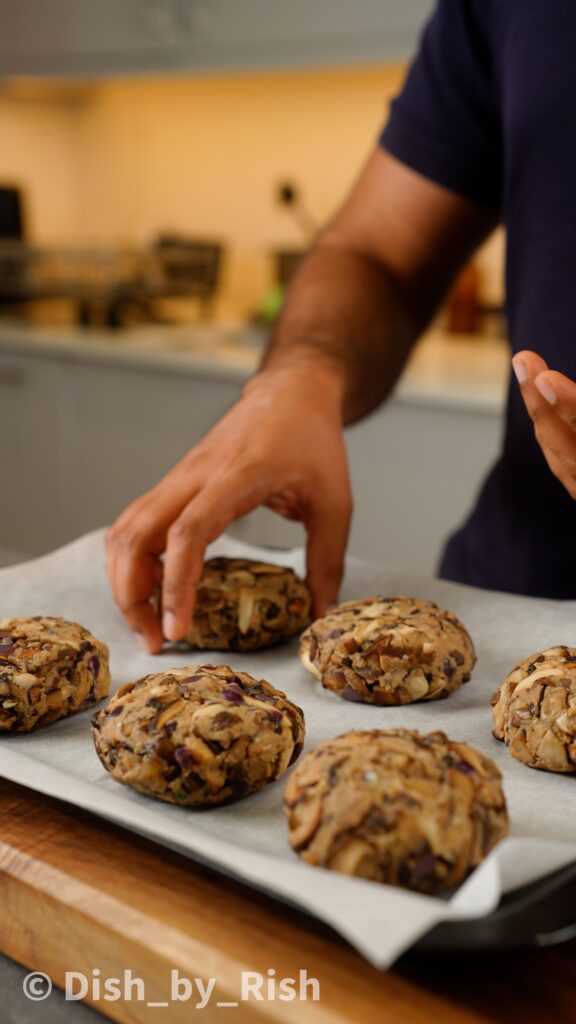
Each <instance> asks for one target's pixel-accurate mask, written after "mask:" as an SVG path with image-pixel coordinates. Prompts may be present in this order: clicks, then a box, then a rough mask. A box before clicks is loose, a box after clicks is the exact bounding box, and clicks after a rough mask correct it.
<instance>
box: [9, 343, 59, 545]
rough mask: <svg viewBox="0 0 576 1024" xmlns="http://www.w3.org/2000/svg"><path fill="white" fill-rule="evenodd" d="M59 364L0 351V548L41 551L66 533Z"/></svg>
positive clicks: (55, 542)
mask: <svg viewBox="0 0 576 1024" xmlns="http://www.w3.org/2000/svg"><path fill="white" fill-rule="evenodd" d="M64 395H65V388H64V376H63V369H62V367H61V366H60V365H59V364H58V363H56V362H52V361H51V360H44V359H27V358H26V357H21V356H16V355H8V354H4V353H0V452H1V454H0V492H1V501H0V548H1V549H3V550H4V551H7V552H10V551H12V552H17V553H21V554H22V555H23V556H26V555H35V554H41V553H42V552H44V551H46V550H48V549H49V548H51V547H55V546H57V545H58V544H61V543H64V541H66V540H67V539H68V538H69V533H68V519H67V510H66V494H65V489H64V479H63V469H64V466H65V464H66V461H67V450H66V449H67V442H66V417H67V415H68V413H67V410H66V407H65V400H64Z"/></svg>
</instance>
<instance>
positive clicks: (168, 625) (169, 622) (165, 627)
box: [162, 612, 176, 640]
mask: <svg viewBox="0 0 576 1024" xmlns="http://www.w3.org/2000/svg"><path fill="white" fill-rule="evenodd" d="M175 630H176V616H175V615H173V614H172V612H164V615H163V616H162V632H163V633H164V636H165V637H166V638H167V639H168V640H175V639H176V637H174V636H172V634H173V633H174V632H175Z"/></svg>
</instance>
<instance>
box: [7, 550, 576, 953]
mask: <svg viewBox="0 0 576 1024" xmlns="http://www.w3.org/2000/svg"><path fill="white" fill-rule="evenodd" d="M216 553H217V554H231V555H245V556H248V557H256V558H264V559H266V558H268V559H269V558H270V557H271V555H272V558H273V560H275V561H278V562H283V563H284V564H287V565H292V566H293V567H294V568H295V569H296V570H297V571H302V569H303V557H302V553H301V552H294V553H282V554H280V553H278V552H274V553H273V554H272V553H271V552H269V551H263V550H261V549H257V548H253V547H250V546H248V545H245V544H242V543H239V542H237V541H234V540H231V539H229V538H222V539H221V540H220V541H218V542H217V543H216V544H214V545H212V547H211V549H210V554H216ZM370 594H385V595H392V596H396V595H408V596H414V597H423V598H429V599H431V600H434V601H437V602H438V604H440V605H441V606H443V607H445V608H449V609H451V610H452V611H454V612H456V614H457V615H458V616H459V617H460V618H461V619H462V620H463V622H464V623H465V624H466V626H467V627H468V629H469V630H470V632H471V634H472V636H473V638H474V641H475V644H476V648H477V653H478V664H477V666H476V668H475V670H474V673H473V676H472V680H471V681H470V682H469V683H468V684H467V685H466V686H464V687H463V688H462V689H461V690H460V691H459V692H458V693H456V694H453V695H452V696H451V697H449V698H448V699H447V700H442V701H437V702H431V703H427V704H426V703H424V704H416V705H411V706H408V707H397V708H396V707H394V708H378V707H371V706H368V705H361V704H350V703H347V702H345V701H342V700H341V699H340V698H338V697H336V696H335V695H334V694H332V693H330V692H328V691H326V690H323V689H322V688H321V686H320V685H319V684H318V683H317V682H316V681H315V680H313V678H312V677H311V676H310V675H309V674H308V673H307V672H306V671H305V670H304V669H303V668H302V666H301V665H300V662H299V660H298V642H297V641H294V642H292V643H291V644H288V645H287V646H284V647H281V648H277V649H275V650H272V651H260V652H255V653H252V654H234V655H230V656H228V655H222V654H216V655H214V654H213V655H210V654H209V653H207V652H199V653H195V652H182V651H181V650H177V649H175V648H174V649H172V650H167V651H165V652H164V653H163V654H161V655H159V656H156V657H151V656H149V655H146V654H144V653H143V652H142V651H141V650H140V648H139V647H138V644H137V642H136V639H135V638H134V636H133V635H132V634H131V632H130V630H129V628H128V627H127V626H126V624H125V623H124V621H123V620H122V618H121V616H120V614H119V612H118V611H117V610H116V609H115V607H114V604H113V601H112V597H111V594H110V590H109V586H108V583H107V579H106V575H105V569H104V549H103V534H102V532H101V531H99V532H96V533H92V534H89V535H88V536H86V537H83V538H81V539H79V540H77V541H75V542H74V543H72V544H69V545H67V546H66V547H64V548H62V549H61V550H60V551H56V552H55V553H54V554H51V555H48V556H46V557H44V558H40V559H36V560H35V561H33V562H28V563H26V564H25V565H20V566H13V567H10V568H7V569H3V570H1V571H0V616H12V615H62V616H64V617H65V618H68V619H73V620H75V621H77V622H80V623H82V624H83V625H84V626H86V627H87V628H88V629H90V630H92V631H93V632H94V633H95V634H96V636H98V637H100V638H101V639H103V640H105V641H106V642H107V643H108V644H109V645H110V650H111V667H112V675H113V689H116V688H117V687H118V686H119V685H120V684H121V683H124V682H126V681H127V680H130V679H137V678H139V677H140V676H143V675H145V674H146V673H148V672H158V671H161V670H163V669H168V668H170V667H171V666H175V665H186V664H194V663H196V664H199V663H202V662H209V661H213V662H218V661H228V662H229V663H231V664H232V665H233V666H234V667H236V668H237V669H241V670H243V671H247V672H250V673H252V674H253V675H255V676H257V677H259V678H262V677H263V678H265V679H268V680H269V681H270V682H272V683H273V684H274V685H276V686H278V687H279V688H280V689H282V690H285V691H286V692H287V694H288V696H289V697H291V698H292V699H293V700H294V701H295V702H296V703H297V704H299V705H300V706H301V707H302V708H303V709H304V712H305V715H306V731H307V739H306V749H310V748H311V747H314V746H316V745H317V744H318V743H321V742H322V741H323V740H326V739H328V738H329V737H331V736H336V735H338V734H340V733H342V732H346V731H347V730H349V729H366V728H394V727H398V726H405V727H407V728H415V729H419V730H421V731H423V732H427V731H431V730H434V729H443V730H444V731H445V732H446V733H447V734H448V735H449V736H450V737H451V738H452V739H457V740H465V741H468V742H471V743H472V744H474V746H476V747H477V748H478V749H480V750H482V751H483V752H484V753H486V754H488V755H489V756H490V757H493V758H494V760H495V761H496V762H497V764H498V765H499V767H500V769H501V771H502V773H503V776H504V783H505V790H506V796H507V799H508V806H509V812H510V817H511V821H512V831H511V836H510V837H509V838H508V839H507V840H505V841H504V842H503V843H501V844H500V845H499V847H497V848H496V850H494V851H493V852H492V854H491V855H490V856H489V857H488V858H487V860H486V861H485V862H484V863H483V864H482V865H481V867H480V868H479V869H478V870H477V871H476V872H475V873H474V874H473V875H472V876H471V877H470V878H469V879H468V880H467V882H466V883H465V884H464V885H463V886H462V887H461V888H460V889H459V891H458V892H457V893H456V894H455V895H454V896H453V897H452V898H451V899H449V900H447V899H439V898H434V897H426V896H420V895H417V894H414V893H410V892H407V891H404V890H401V889H394V888H392V887H389V886H385V885H379V884H376V883H373V882H366V881H362V880H359V879H352V878H347V877H345V876H343V875H339V874H336V873H335V872H330V871H325V870H322V869H318V868H312V867H310V866H308V865H306V864H305V863H303V862H302V861H301V860H300V859H299V858H298V857H297V855H296V854H294V853H293V852H292V851H291V849H290V847H289V846H288V843H287V839H286V834H287V833H286V825H285V821H284V816H283V812H282V792H283V788H284V786H283V782H282V780H281V781H279V782H277V783H275V784H274V785H272V786H269V787H268V788H267V789H266V790H265V791H263V792H261V793H258V794H256V795H255V796H252V797H249V798H248V799H246V800H243V801H240V802H239V803H237V804H233V805H231V806H229V807H224V808H217V809H213V810H208V811H193V810H189V809H186V808H182V807H172V806H169V805H167V804H163V803H161V802H155V801H153V800H149V799H147V798H146V797H143V796H140V795H139V794H137V793H135V792H133V791H132V790H130V789H128V788H127V787H124V786H121V785H119V784H118V783H116V782H114V781H113V780H112V778H111V777H110V776H109V775H108V773H107V772H106V771H105V770H104V768H103V767H102V765H101V764H100V761H99V760H98V758H97V757H96V754H95V752H94V748H93V745H92V740H91V735H90V712H89V711H88V712H84V713H82V714H80V715H76V716H75V717H72V718H69V719H67V720H63V721H61V722H57V723H56V724H54V725H52V726H50V727H49V728H47V729H44V730H41V731H40V732H38V733H36V734H32V735H28V736H14V737H2V738H0V775H2V776H3V777H5V778H7V779H11V780H13V781H14V782H18V783H21V784H23V785H26V786H29V787H31V788H32V789H35V790H38V791H39V792H42V793H46V794H48V795H50V796H54V797H59V798H60V799H62V800H66V801H68V802H69V803H72V804H76V805H77V806H79V807H82V808H85V809H86V810H89V811H92V812H94V813H96V814H100V815H102V816H103V817H105V818H108V819H110V820H113V821H115V822H118V823H119V824H120V825H123V826H125V827H126V828H129V829H133V830H134V831H136V832H140V833H143V834H145V835H147V836H150V837H151V838H153V839H154V840H156V841H157V842H158V843H162V844H165V845H168V846H171V847H175V848H177V849H179V850H180V851H182V852H184V853H186V854H188V855H189V856H191V857H196V858H199V859H203V860H205V861H207V862H209V863H210V864H212V865H213V866H216V867H218V868H220V869H221V870H222V871H224V872H230V873H233V874H234V875H236V876H237V877H239V878H241V879H242V880H244V881H245V882H247V883H249V884H252V885H254V886H258V887H261V888H264V889H266V890H268V891H269V892H271V893H272V894H277V895H278V896H279V897H281V898H283V899H288V900H290V901H292V902H294V903H296V904H298V905H299V906H301V907H303V908H304V909H306V910H307V911H309V912H311V913H312V914H315V915H316V916H317V917H319V918H321V919H322V920H324V921H326V922H327V923H328V924H330V925H332V927H333V928H335V929H336V930H337V931H338V932H340V934H341V935H343V936H344V937H345V938H346V939H348V941H349V942H350V943H352V945H354V946H355V947H356V949H358V950H359V951H360V952H361V953H362V954H363V955H364V956H365V957H366V958H367V959H368V960H370V961H371V962H372V963H373V964H375V965H376V966H378V967H381V968H383V967H387V966H389V965H390V964H391V963H392V962H393V961H394V960H395V959H396V958H397V957H398V956H399V955H400V954H401V953H402V952H403V951H404V950H406V949H407V948H409V947H410V946H411V945H412V944H413V943H414V942H416V941H417V939H418V938H420V937H421V936H422V935H423V934H425V933H426V932H427V931H428V930H429V929H430V928H432V927H433V926H434V925H436V924H437V923H438V922H440V921H442V920H454V919H456V918H470V917H479V916H482V915H485V914H488V913H490V912H491V911H492V910H493V909H494V908H495V907H496V906H497V904H498V901H499V899H500V896H501V893H502V892H504V891H507V890H510V889H514V888H516V887H518V886H520V885H523V884H525V883H527V882H529V881H532V880H536V879H537V878H539V877H541V876H543V875H545V874H547V873H549V872H551V871H553V870H556V869H557V868H560V867H563V866H565V865H566V864H568V863H570V862H572V861H574V860H576V824H575V820H576V819H575V816H574V813H573V808H574V801H575V799H576V777H573V776H566V775H553V774H550V773H547V772H538V771H534V770H532V769H529V768H526V767H524V766H523V765H522V764H520V763H519V762H518V761H514V760H513V759H512V758H511V757H510V756H509V755H508V753H507V751H506V748H505V747H504V746H503V745H502V744H500V743H498V742H497V741H496V740H495V739H493V737H492V735H491V713H490V696H491V694H492V692H493V690H494V689H495V688H496V686H497V685H498V684H499V683H500V682H501V681H502V679H503V678H504V676H505V675H506V673H507V672H508V671H509V670H510V668H511V667H512V666H513V665H514V664H515V662H517V661H518V660H519V659H520V658H522V657H524V656H526V655H529V654H532V653H535V652H536V651H539V650H541V649H542V648H545V647H550V646H552V645H554V644H569V645H576V602H555V601H545V600H539V599H538V600H536V599H530V598H519V597H514V596H509V595H504V594H493V593H489V592H486V591H480V590H476V589H473V588H470V587H462V586H459V585H456V584H451V583H446V582H443V581H439V580H433V579H427V578H424V577H421V576H415V575H412V574H410V575H408V574H404V573H399V572H390V571H386V569H384V568H382V567H380V566H378V565H372V564H370V563H367V562H360V561H356V560H353V559H352V560H350V561H349V563H348V566H347V573H346V580H345V584H344V587H343V591H342V598H343V599H350V598H354V597H366V596H368V595H370Z"/></svg>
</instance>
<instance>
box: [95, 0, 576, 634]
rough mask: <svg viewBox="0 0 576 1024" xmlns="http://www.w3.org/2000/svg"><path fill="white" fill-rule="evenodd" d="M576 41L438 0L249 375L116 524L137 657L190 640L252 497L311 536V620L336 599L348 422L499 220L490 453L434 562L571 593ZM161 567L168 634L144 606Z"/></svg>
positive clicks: (464, 576) (487, 7)
mask: <svg viewBox="0 0 576 1024" xmlns="http://www.w3.org/2000/svg"><path fill="white" fill-rule="evenodd" d="M575 37H576V6H574V4H573V0H555V2H554V3H553V4H550V3H548V2H546V0H528V2H527V0H439V2H438V4H437V7H436V10H435V12H434V14H433V16H432V18H431V20H430V21H429V23H428V25H427V27H426V29H425V32H424V34H423V37H422V40H421V44H420V49H419V52H418V54H417V56H416V59H415V61H414V62H413V64H412V67H411V69H410V71H409V73H408V76H407V80H406V82H405V84H404V87H403V90H402V92H401V94H400V96H399V97H398V98H397V99H396V100H395V101H394V102H393V104H392V109H391V115H390V118H389V121H388V123H387V125H386V126H385V128H384V131H383V133H382V135H381V137H380V139H379V143H378V145H377V146H376V148H375V151H374V152H372V153H371V154H370V155H369V157H368V160H367V162H366V165H365V166H364V168H363V170H362V171H361V173H360V176H359V180H358V181H357V183H356V184H355V186H354V187H353V189H352V192H351V194H350V195H349V197H348V198H347V199H346V201H345V202H344V204H343V206H342V208H341V209H340V210H339V211H338V212H337V214H336V215H335V217H334V218H333V220H332V221H331V222H330V223H329V224H328V226H327V227H326V228H325V229H324V230H323V231H322V232H321V233H320V235H319V237H318V239H317V241H316V242H315V244H314V245H313V246H312V249H311V251H310V253H309V255H308V256H307V258H306V260H305V261H304V263H303V265H302V267H301V269H300V271H299V273H298V274H297V276H296V278H295V280H294V283H293V285H292V287H291V289H290V292H289V296H288V299H287V302H286V304H285V308H284V310H283V312H282V315H281V317H280V320H279V322H278V325H277V327H276V329H275V331H274V332H273V337H272V339H271V342H270V344H269V347H268V349H267V351H266V354H265V356H264V359H263V363H262V366H261V368H260V370H259V372H258V373H257V374H256V375H255V376H254V377H253V379H252V380H250V381H249V382H248V384H247V385H246V386H245V387H244V389H243V392H242V396H241V398H240V400H239V401H238V402H237V404H236V405H234V406H233V407H232V408H231V409H230V411H229V412H228V413H227V414H226V415H225V416H224V418H223V419H222V420H221V421H220V422H218V423H217V425H216V426H215V427H214V428H213V429H212V430H211V431H210V432H209V433H208V434H207V435H206V436H205V437H204V439H203V440H201V441H200V443H199V444H197V445H196V446H195V447H194V448H192V450H191V451H190V452H189V453H188V454H187V455H186V456H185V457H184V458H183V459H182V461H181V462H180V463H179V464H178V465H177V466H176V467H175V468H174V469H172V470H171V471H170V472H169V473H168V474H167V476H166V477H165V478H164V479H163V480H161V481H160V483H159V484H158V485H157V486H156V487H154V488H153V489H152V490H151V491H150V492H149V493H147V494H145V495H144V496H142V497H141V498H139V499H138V500H137V501H135V502H134V503H133V504H132V505H130V506H129V507H128V508H127V509H126V510H125V511H124V512H123V513H122V515H121V516H120V517H119V519H118V520H117V522H116V523H115V524H114V525H113V526H112V527H111V529H110V531H109V534H108V537H107V547H108V568H109V576H110V580H111V584H112V588H113V592H114V595H115V598H116V601H117V603H118V605H119V607H120V608H121V610H122V611H123V613H124V615H125V616H126V619H127V620H128V622H129V623H130V625H131V626H132V627H133V629H134V630H135V631H137V632H138V633H139V634H140V635H141V638H142V640H143V643H144V645H145V646H146V648H147V649H148V650H149V651H151V652H155V651H158V650H160V648H161V646H162V642H163V637H166V638H168V639H170V640H178V639H179V638H181V637H182V636H183V634H184V631H185V628H186V624H187V622H188V621H189V619H190V616H191V613H192V610H193V605H194V595H195V589H196V586H197V583H198V580H199V576H200V573H201V569H202V562H203V557H204V552H205V548H206V545H207V544H209V543H210V542H211V541H213V540H214V539H215V538H216V537H217V536H218V535H219V534H220V533H221V532H222V531H224V530H225V529H226V527H227V526H228V525H229V524H230V523H231V522H232V520H234V519H235V518H237V517H239V516H242V515H244V514H245V513H247V512H248V511H249V510H251V509H253V508H255V507H256V506H258V505H265V506H268V507H269V508H271V509H274V510H275V511H276V512H279V513H280V514H281V515H284V516H287V517H289V518H292V519H297V520H300V521H301V522H302V523H303V524H304V526H305V528H306V530H307V571H308V580H309V584H310V587H311V591H312V595H313V610H314V613H315V614H316V615H320V614H322V613H323V612H324V610H325V609H326V607H327V606H328V605H329V604H330V603H331V602H334V601H335V600H336V598H337V594H338V588H339V584H340V580H341V576H342V571H343V560H344V555H345V550H346V542H347V536H348V529H349V525H350V518H351V513H352V497H351V493H350V483H349V478H348V470H347V463H346V454H345V449H344V443H343V439H342V428H343V426H344V425H345V424H349V423H352V422H354V420H357V419H359V418H360V417H362V416H365V415H366V414H367V413H369V412H370V411H371V410H373V409H374V408H375V407H376V406H378V405H379V404H380V403H381V402H383V401H384V399H385V398H386V396H387V395H388V394H389V393H390V392H391V390H392V388H393V387H394V384H395V382H396V380H397V378H398V376H399V374H400V372H401V370H402V368H403V366H404V364H405V362H406V360H407V357H408V355H409V353H410V351H411V349H412V347H413V345H414V343H415V342H416V340H417V339H418V337H419V335H420V334H421V333H422V331H423V330H424V329H425V328H426V326H427V324H428V323H429V322H430V320H431V318H432V317H433V316H434V314H435V312H436V311H437V309H438V307H439V305H440V304H441V302H442V299H443V297H444V296H445V294H446V292H447V290H448V289H449V287H450V285H451V282H452V281H453V280H454V277H455V275H456V274H457V273H458V272H459V270H460V269H461V268H462V266H463V265H465V264H466V262H467V261H468V260H469V258H470V256H471V255H472V253H473V252H474V251H475V249H476V248H477V247H478V246H479V245H480V244H481V243H482V242H483V241H484V240H485V239H486V237H487V236H488V235H489V234H490V233H491V232H492V230H493V228H494V227H495V225H496V224H497V223H498V222H500V221H501V222H503V224H504V225H505V228H506V231H507V256H506V285H507V314H508V323H509V336H510V344H511V348H512V352H513V353H514V358H513V366H514V370H515V375H516V379H515V378H514V376H513V375H511V381H510V387H509V394H508V402H507V410H506V425H505V433H504V439H503V445H502V453H501V455H500V458H499V460H498V462H497V464H496V465H495V466H494V468H493V469H492V471H491V472H490V474H489V476H488V478H487V480H486V481H485V482H484V484H483V486H482V489H481V491H480V494H479V497H478V499H477V501H476V504H475V507H474V508H473V510H472V512H471V514H470V516H469V517H468V519H467V521H466V522H465V523H464V525H463V526H462V527H461V528H459V529H458V530H457V531H456V533H454V534H453V535H452V536H451V537H450V539H449V540H448V543H447V545H446V548H445V550H444V553H443V556H442V559H441V563H440V567H439V572H440V575H441V576H443V577H445V578H448V579H452V580H457V581H461V582H463V583H468V584H472V585H476V586H480V587H487V588H492V589H495V590H505V591H509V592H514V593H520V594H531V595H540V596H549V597H555V598H569V597H572V598H574V597H576V574H575V573H574V572H572V566H573V565H574V563H575V559H576V505H575V504H574V502H575V499H576V384H575V383H573V381H572V379H571V378H574V377H576V343H575V342H574V339H573V332H574V330H575V325H576V277H575V270H576V267H575V252H576V185H575V170H576V137H575V136H574V132H573V131H572V126H573V124H574V123H576V70H575V63H574V58H573V49H574V39H575ZM518 385H519V386H518ZM422 444H423V445H425V444H426V438H425V437H423V438H422ZM382 471H383V472H386V471H388V472H390V475H391V478H392V479H393V467H386V466H383V467H382ZM383 514H384V510H383ZM448 525H449V524H447V526H448ZM164 553H165V561H164V566H163V567H162V561H161V555H162V554H164ZM162 572H163V575H164V582H163V588H164V591H163V592H164V616H163V623H162V624H160V622H159V621H158V619H157V616H156V613H155V611H154V610H153V607H152V606H151V604H150V601H149V599H150V597H151V595H152V593H153V592H154V589H155V587H156V586H157V583H158V581H159V579H160V577H161V574H162Z"/></svg>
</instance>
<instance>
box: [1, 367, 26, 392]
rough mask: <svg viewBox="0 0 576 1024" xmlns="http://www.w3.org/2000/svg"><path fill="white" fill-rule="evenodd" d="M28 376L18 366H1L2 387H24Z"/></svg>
mask: <svg viewBox="0 0 576 1024" xmlns="http://www.w3.org/2000/svg"><path fill="white" fill-rule="evenodd" d="M27 378H28V374H27V373H26V372H25V371H24V370H19V369H18V368H17V367H16V366H7V367H5V368H4V369H3V368H2V367H1V366H0V387H7V388H22V387H24V385H25V383H26V380H27Z"/></svg>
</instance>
